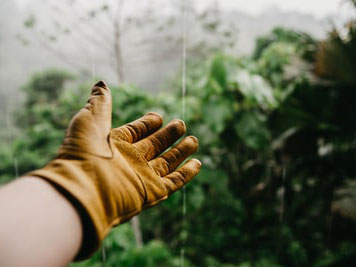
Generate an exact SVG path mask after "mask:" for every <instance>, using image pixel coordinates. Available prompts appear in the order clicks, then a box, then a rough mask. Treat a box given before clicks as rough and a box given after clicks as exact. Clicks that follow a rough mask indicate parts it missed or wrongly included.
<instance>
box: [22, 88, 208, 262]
mask: <svg viewBox="0 0 356 267" xmlns="http://www.w3.org/2000/svg"><path fill="white" fill-rule="evenodd" d="M111 102H112V101H111V93H110V89H109V88H108V87H107V85H106V84H105V83H104V82H103V81H100V82H98V83H97V84H95V85H94V87H93V88H92V92H91V96H90V98H89V100H88V103H87V104H86V105H85V107H84V108H82V109H81V110H80V111H79V112H78V113H77V114H76V115H75V116H74V117H73V119H72V121H71V122H70V125H69V127H68V129H67V132H66V136H65V139H64V141H63V144H62V146H61V147H60V149H59V151H58V155H57V157H56V158H55V159H54V160H52V161H51V162H49V163H48V164H47V165H46V166H45V167H44V168H42V169H39V170H35V171H33V172H31V173H29V174H27V176H38V177H41V178H44V179H45V180H47V181H48V182H50V183H51V184H52V185H54V186H55V187H56V188H57V189H58V190H59V191H60V192H61V193H62V194H64V196H65V197H67V198H68V199H69V200H70V201H71V202H72V203H73V205H74V206H75V207H76V209H77V210H78V212H79V214H80V217H81V219H82V226H83V241H82V246H81V249H80V251H79V253H78V255H77V257H76V260H80V259H85V258H88V257H89V256H90V255H91V254H92V253H93V252H94V251H95V250H96V249H97V248H98V247H99V246H100V242H101V241H102V240H103V239H104V237H105V236H106V235H107V234H108V232H109V231H110V229H111V228H112V227H113V226H115V225H118V224H120V223H123V222H125V221H127V220H129V219H130V218H132V217H133V216H135V215H136V214H138V213H140V212H141V210H142V209H145V208H148V207H151V206H153V205H155V204H157V203H158V202H160V201H162V200H164V199H166V198H167V197H168V196H169V195H170V194H172V193H173V192H175V191H177V190H178V189H180V188H182V187H183V186H184V185H185V184H186V183H187V182H189V181H190V180H191V179H192V178H193V177H194V176H195V175H196V174H197V173H198V172H199V169H200V166H201V163H200V161H198V160H196V159H192V160H189V161H188V162H186V163H185V164H184V165H183V166H182V167H180V168H178V169H177V167H178V166H179V165H180V164H181V163H182V162H183V161H184V160H185V159H186V158H187V157H188V156H189V155H191V154H193V153H194V152H195V151H196V150H197V147H198V141H197V139H196V138H195V137H193V136H188V137H185V138H184V139H183V140H182V141H181V142H180V143H179V144H178V145H176V146H175V147H173V148H171V149H170V150H168V151H167V152H164V151H165V150H166V149H167V148H168V147H170V146H171V145H172V144H173V143H174V142H175V141H176V140H178V139H179V138H180V137H181V136H182V135H183V134H184V133H185V131H186V129H185V124H184V122H183V121H181V120H173V121H171V122H170V123H168V124H167V125H166V126H165V127H163V128H162V129H160V127H161V125H162V117H161V116H160V115H159V114H157V113H148V114H146V115H145V116H143V117H142V118H140V119H138V120H136V121H134V122H131V123H128V124H126V125H124V126H121V127H119V128H113V129H111V108H112V107H111V105H112V104H111ZM162 152H164V153H163V154H161V153H162Z"/></svg>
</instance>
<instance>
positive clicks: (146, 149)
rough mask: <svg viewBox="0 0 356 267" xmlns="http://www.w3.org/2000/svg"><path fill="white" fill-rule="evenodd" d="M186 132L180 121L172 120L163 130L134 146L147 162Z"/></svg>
mask: <svg viewBox="0 0 356 267" xmlns="http://www.w3.org/2000/svg"><path fill="white" fill-rule="evenodd" d="M185 131H186V128H185V124H184V122H183V121H182V120H173V121H171V122H170V123H168V124H167V125H166V126H165V127H164V128H162V129H160V130H159V131H157V132H155V133H153V134H151V135H150V136H148V137H146V138H144V139H142V140H141V141H139V142H137V143H136V144H134V145H135V146H136V148H137V149H138V150H139V151H140V152H141V153H143V155H144V156H145V158H146V159H147V160H151V159H153V158H155V157H156V156H158V155H159V154H161V153H162V152H163V151H165V150H166V149H167V148H168V147H170V146H171V145H172V144H173V143H174V142H175V141H177V140H178V139H179V138H180V137H181V136H182V135H183V134H184V133H185Z"/></svg>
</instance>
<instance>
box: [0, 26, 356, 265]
mask: <svg viewBox="0 0 356 267" xmlns="http://www.w3.org/2000/svg"><path fill="white" fill-rule="evenodd" d="M350 27H351V28H348V29H349V34H350V35H349V38H348V39H347V40H342V39H340V42H341V43H340V42H339V46H338V47H337V48H334V49H339V50H340V51H341V52H337V53H343V51H344V49H345V51H349V49H351V48H352V49H353V50H352V51H353V52H356V47H355V46H351V48H350V46H349V43H350V42H354V41H355V40H356V36H355V33H356V31H355V26H354V25H353V26H350ZM335 38H336V37H335V32H333V33H331V35H330V37H329V38H328V39H326V40H325V41H323V42H318V41H316V40H313V38H312V37H310V36H308V35H306V34H303V33H298V32H295V31H290V30H286V29H282V28H278V29H275V30H274V31H273V32H272V33H271V34H270V35H268V36H265V37H263V38H260V39H259V40H258V41H257V45H256V49H255V52H254V53H253V56H252V57H245V58H235V57H231V56H227V55H224V54H219V53H217V54H215V55H213V56H211V58H209V59H208V60H204V61H195V62H194V63H189V64H188V72H187V74H188V77H187V96H186V99H185V101H186V114H185V116H184V118H185V121H186V123H187V125H188V134H194V135H196V136H197V137H198V138H199V140H200V148H199V151H198V153H197V157H198V158H200V159H201V160H202V162H203V168H202V170H201V172H200V173H199V175H198V176H197V177H196V179H195V180H193V181H192V182H191V183H190V184H189V185H188V186H187V187H186V192H187V214H186V217H185V219H184V220H183V216H182V201H183V198H182V193H180V192H178V193H175V194H174V195H172V196H171V197H170V198H169V199H168V200H166V201H164V202H162V203H160V204H159V205H158V206H157V207H155V208H152V209H149V210H146V211H144V212H143V213H142V215H141V216H140V220H141V227H142V233H143V239H144V242H145V245H144V246H143V247H142V248H137V247H136V244H135V239H134V236H133V233H132V229H131V228H130V226H129V224H124V225H121V226H119V227H117V228H116V229H114V230H113V231H112V232H111V233H110V234H109V236H108V237H107V238H106V240H105V242H104V244H103V245H104V248H105V249H104V250H103V251H99V252H98V253H97V254H95V255H94V256H93V257H92V258H91V259H89V260H87V261H85V262H82V263H76V264H73V266H147V267H149V266H181V262H180V260H181V259H180V253H181V250H182V249H183V248H184V250H185V266H208V267H210V266H211V267H215V266H225V267H228V266H239V267H245V266H261V267H263V266H352V265H353V264H354V263H355V260H356V243H355V237H356V227H355V222H354V221H353V220H352V218H353V217H352V216H348V214H355V213H353V212H355V206H356V205H353V203H354V202H355V199H356V198H355V197H354V195H355V194H354V193H353V192H354V191H353V188H354V182H352V181H355V177H356V164H355V162H356V150H355V147H356V124H355V123H354V118H355V117H356V106H355V103H356V91H355V85H356V84H355V82H354V81H355V80H352V79H347V82H345V80H344V76H333V77H331V76H327V79H326V77H324V76H323V75H321V74H320V73H321V72H318V71H315V68H316V66H317V65H318V66H323V62H329V61H328V60H330V59H329V58H328V56H327V55H329V54H330V53H321V52H320V51H321V49H324V47H325V43H329V42H334V40H335ZM333 47H334V46H333ZM330 49H332V48H330ZM335 53H336V52H335ZM331 54H332V53H331ZM323 60H324V61H323ZM343 60H344V61H345V63H344V64H341V63H340V64H339V65H338V68H340V69H342V68H343V66H350V64H355V62H354V61H353V57H344V58H343ZM349 61H351V62H349ZM325 68H326V67H325ZM347 71H350V70H349V69H348V70H347ZM352 71H353V72H354V69H353V70H352ZM322 73H326V72H322ZM327 73H329V72H327ZM340 73H341V72H340ZM347 77H349V76H347ZM70 79H72V77H71V76H70V75H68V74H66V73H64V72H59V71H53V70H51V71H48V72H44V73H39V74H36V75H35V76H34V77H33V78H32V79H31V80H30V82H29V83H28V84H26V85H25V86H24V92H25V94H26V96H27V98H26V103H25V105H24V107H23V108H22V110H20V111H19V112H18V113H17V114H15V117H16V122H17V123H16V124H17V128H18V129H20V130H19V131H17V132H16V136H14V137H13V140H12V139H11V140H10V139H9V140H6V139H4V140H2V141H1V143H0V157H1V159H2V160H1V161H0V173H1V176H0V181H1V182H5V181H8V180H9V179H11V178H12V177H14V176H15V175H16V172H19V174H23V173H25V172H27V171H29V170H32V169H35V168H38V167H41V166H43V164H45V163H46V162H47V161H48V160H50V159H51V158H52V157H54V156H55V152H56V149H57V148H58V146H59V144H60V142H61V140H62V137H63V135H64V129H65V127H66V125H67V124H68V122H69V120H70V118H71V117H72V116H73V115H74V114H75V112H77V111H78V110H79V109H80V108H81V107H82V106H83V105H84V103H85V102H86V98H87V97H88V95H89V91H88V88H89V84H83V85H81V86H79V87H77V86H76V87H72V85H71V84H70V83H69V84H68V83H67V81H69V80H70ZM171 86H172V87H173V88H176V90H175V93H173V94H162V95H159V96H151V95H148V94H145V93H143V92H142V91H140V90H139V89H137V88H135V87H134V86H130V85H123V86H120V88H117V87H114V86H111V89H112V94H113V126H118V125H121V124H123V123H127V122H129V121H132V120H134V119H136V118H138V117H140V116H141V115H143V114H144V113H145V112H148V111H157V112H160V113H162V114H163V115H164V116H165V122H168V121H169V120H170V119H172V118H177V117H181V106H182V103H181V101H182V99H181V93H180V91H179V88H180V82H179V80H178V79H177V80H175V81H172V83H171ZM9 141H11V142H9ZM14 162H15V163H16V164H14ZM14 165H15V166H14ZM15 169H16V172H15ZM351 186H353V187H351ZM340 192H343V194H340ZM345 192H346V194H345ZM350 192H351V193H350ZM350 195H351V198H350ZM345 203H347V205H346V204H345ZM350 203H351V204H350ZM355 204H356V203H355ZM103 258H105V260H103Z"/></svg>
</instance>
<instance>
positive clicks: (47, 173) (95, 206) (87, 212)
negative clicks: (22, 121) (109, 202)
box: [26, 159, 111, 261]
mask: <svg viewBox="0 0 356 267" xmlns="http://www.w3.org/2000/svg"><path fill="white" fill-rule="evenodd" d="M88 174H93V170H92V167H91V165H90V163H88V162H85V161H83V160H70V161H68V160H63V159H55V160H53V161H51V162H50V163H49V164H48V165H46V166H45V167H44V168H43V169H39V170H35V171H32V172H30V173H27V174H26V176H36V177H39V178H42V179H44V180H46V181H47V182H49V183H50V184H51V185H53V186H54V187H55V188H56V189H57V190H58V191H59V192H60V193H61V194H62V195H63V196H64V197H65V198H67V199H68V200H69V201H70V202H71V203H72V205H73V206H74V207H75V209H76V210H77V212H78V214H79V216H80V218H81V223H82V231H83V232H82V242H81V247H80V249H79V252H78V253H77V255H76V257H75V259H74V260H75V261H79V260H84V259H87V258H89V257H90V256H91V255H92V254H93V253H94V252H95V251H96V250H97V249H98V248H99V247H100V244H101V241H102V240H103V239H104V237H105V236H106V234H107V233H108V231H109V229H110V228H111V227H109V225H108V222H107V220H106V219H105V216H103V214H104V213H105V212H104V208H103V205H102V203H101V201H100V197H99V192H98V190H97V189H96V185H95V184H94V182H95V181H94V179H93V175H90V176H91V177H88Z"/></svg>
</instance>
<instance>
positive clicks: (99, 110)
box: [85, 81, 112, 133]
mask: <svg viewBox="0 0 356 267" xmlns="http://www.w3.org/2000/svg"><path fill="white" fill-rule="evenodd" d="M85 108H86V109H88V110H89V111H90V112H91V114H92V115H93V117H94V120H95V122H96V124H97V125H98V126H99V128H100V129H102V130H104V131H105V132H107V133H109V131H110V129H111V112H112V99H111V92H110V89H109V87H108V86H107V85H106V83H105V82H104V81H99V82H97V83H96V84H95V85H94V86H93V87H92V89H91V95H90V97H89V99H88V103H87V104H86V105H85Z"/></svg>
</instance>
